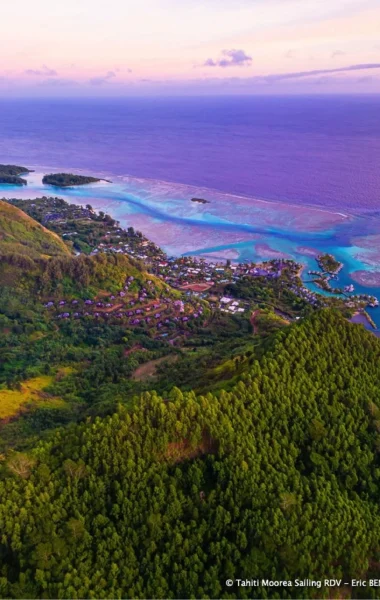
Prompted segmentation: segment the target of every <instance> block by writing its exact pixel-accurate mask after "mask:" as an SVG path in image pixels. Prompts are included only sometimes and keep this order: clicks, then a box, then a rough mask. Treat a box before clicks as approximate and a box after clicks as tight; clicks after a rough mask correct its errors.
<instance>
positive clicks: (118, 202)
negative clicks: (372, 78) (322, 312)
mask: <svg viewBox="0 0 380 600" xmlns="http://www.w3.org/2000/svg"><path fill="white" fill-rule="evenodd" d="M0 163H14V164H17V163H20V164H23V165H25V166H28V167H31V168H35V169H36V173H34V174H32V175H30V176H29V177H28V181H29V184H28V187H27V189H23V190H19V189H15V188H12V189H10V187H9V186H0V197H1V196H7V197H10V196H11V197H18V196H21V195H23V196H27V195H28V196H30V197H35V196H36V195H43V194H45V195H46V194H48V193H49V194H52V193H54V194H55V195H59V196H61V197H65V198H67V199H69V200H70V199H71V201H74V202H83V203H86V202H90V203H92V204H93V205H94V206H95V207H97V208H100V207H101V208H105V209H106V210H108V212H110V213H111V214H113V215H115V216H116V217H117V218H118V219H119V220H120V221H121V222H122V224H123V225H133V226H134V227H135V228H137V229H140V230H142V231H143V232H144V233H145V234H146V235H148V237H151V238H152V239H153V240H154V241H156V242H157V243H159V244H160V245H161V246H162V247H163V248H164V249H165V250H166V251H167V252H169V253H170V254H182V253H193V254H203V255H209V256H210V255H211V256H215V257H230V258H232V259H236V260H246V259H247V260H250V259H254V260H263V259H267V258H272V257H281V256H284V257H292V258H295V259H296V260H299V261H301V262H303V263H304V264H305V265H306V268H315V266H316V264H315V255H316V254H317V253H319V252H321V251H330V252H332V253H333V254H335V256H336V257H337V258H338V259H339V260H341V261H342V262H343V263H344V265H345V269H344V270H343V272H342V274H341V276H340V278H339V284H347V283H351V282H353V283H354V284H355V287H356V292H357V293H371V294H376V295H377V296H380V169H379V165H380V97H376V96H373V97H371V96H368V97H362V96H353V97H347V96H324V97H322V96H320V97H282V98H281V97H266V98H264V97H219V98H210V97H206V98H171V99H169V98H128V99H112V100H110V99H96V100H95V99H80V100H78V99H75V100H74V99H65V100H63V99H60V100H56V99H54V100H53V99H52V100H47V99H44V100H40V99H34V100H26V99H19V100H12V101H9V100H5V99H2V100H0ZM57 170H65V171H68V170H72V171H76V172H82V173H88V174H94V175H99V176H102V177H106V178H107V179H111V180H112V184H105V183H104V184H96V185H95V186H88V187H86V188H80V189H79V188H78V189H73V190H65V191H64V192H63V191H61V190H60V191H59V192H58V191H57V190H54V189H52V188H51V189H47V188H46V186H43V185H42V183H41V179H42V174H43V173H46V172H49V171H57ZM193 197H201V198H205V199H207V200H208V203H207V204H198V203H194V202H191V198H193ZM378 313H380V309H376V310H375V311H373V316H374V318H375V314H376V315H377V316H376V321H377V322H379V324H380V315H378Z"/></svg>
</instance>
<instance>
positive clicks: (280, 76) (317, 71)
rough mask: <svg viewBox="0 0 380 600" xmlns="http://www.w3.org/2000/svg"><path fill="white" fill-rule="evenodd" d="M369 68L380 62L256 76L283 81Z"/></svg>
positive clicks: (262, 78) (265, 79) (375, 66)
mask: <svg viewBox="0 0 380 600" xmlns="http://www.w3.org/2000/svg"><path fill="white" fill-rule="evenodd" d="M368 69H380V63H367V64H361V65H350V66H349V67H339V68H337V69H315V70H314V71H299V72H296V73H278V74H274V75H266V76H264V77H255V78H254V79H256V80H257V81H267V82H268V83H270V82H272V81H283V80H285V79H301V78H303V77H312V76H314V75H329V74H330V73H348V72H350V71H366V70H368Z"/></svg>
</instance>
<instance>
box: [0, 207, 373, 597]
mask: <svg viewBox="0 0 380 600" xmlns="http://www.w3.org/2000/svg"><path fill="white" fill-rule="evenodd" d="M20 202H21V201H20ZM36 203H37V204H38V205H37V204H36ZM21 204H22V202H21ZM0 208H1V213H0V214H1V221H0V223H1V224H2V225H1V230H0V231H1V235H2V238H1V243H2V246H1V248H2V254H1V263H0V531H1V540H0V597H4V598H42V597H43V598H92V597H93V598H114V597H115V598H125V597H127V598H128V597H132V598H189V597H194V598H226V599H227V598H230V599H232V598H265V597H267V598H321V597H331V598H337V597H342V598H343V597H344V598H348V597H351V598H357V597H365V598H368V597H373V598H375V597H378V593H377V591H376V588H373V589H369V588H364V592H363V594H361V592H360V590H356V589H351V588H350V586H346V585H343V586H342V587H341V588H336V589H330V590H328V589H322V590H321V589H319V588H313V587H310V588H308V587H307V586H306V587H305V586H298V587H296V586H294V585H292V584H289V586H288V585H286V586H285V585H282V584H281V585H280V587H274V588H270V587H266V586H265V585H264V584H263V583H262V579H263V578H264V579H265V578H267V579H271V580H276V581H280V582H282V581H286V582H294V580H295V579H296V578H297V579H299V580H302V581H303V580H323V579H325V578H342V581H350V580H351V578H362V579H366V578H370V577H376V574H377V571H378V564H379V558H380V543H379V539H380V510H379V502H378V499H379V496H380V454H379V449H380V441H379V432H380V387H379V381H380V341H379V340H378V339H376V337H375V336H373V335H372V334H370V333H369V332H367V331H366V330H365V329H364V328H363V327H362V326H357V325H354V324H351V323H349V322H347V321H346V320H345V319H344V318H343V316H342V315H341V313H339V312H338V311H335V310H333V309H329V308H325V309H319V310H315V311H314V312H312V313H310V314H309V315H307V314H305V315H304V316H303V319H300V320H299V321H295V322H293V323H292V324H290V322H289V321H287V320H284V319H279V320H278V322H276V326H273V327H271V328H267V329H265V330H263V331H262V332H261V333H260V332H257V331H256V330H255V327H253V326H252V319H250V313H249V312H248V314H246V315H242V316H239V315H228V314H224V313H221V312H220V311H219V312H218V311H216V310H214V311H212V310H211V309H210V306H209V304H208V302H207V301H204V300H202V299H200V298H199V297H194V298H193V297H189V296H186V295H181V292H180V291H178V290H174V289H172V288H170V287H169V286H168V285H167V283H166V282H165V281H164V279H163V278H162V277H157V276H155V275H153V274H152V273H148V272H147V271H145V270H144V266H145V265H146V264H147V263H143V262H142V260H141V258H139V259H136V258H130V257H128V255H127V254H123V253H120V252H119V250H120V246H121V245H122V246H123V247H124V244H125V243H127V242H128V240H129V242H128V243H129V246H128V248H129V249H130V250H129V252H130V251H132V252H134V253H135V256H137V257H139V256H140V254H141V252H142V250H139V249H138V248H143V249H144V252H147V251H148V250H145V248H150V250H149V251H150V252H152V253H153V252H154V248H153V246H149V243H148V241H147V240H144V238H143V237H142V235H141V234H138V233H136V232H134V231H133V230H131V231H129V232H123V231H122V230H121V229H120V228H119V225H118V224H117V223H116V222H113V221H112V220H110V218H109V217H108V216H107V215H99V216H97V215H96V214H95V213H94V212H93V211H92V209H91V207H86V209H83V208H81V207H73V206H70V205H66V203H62V201H59V200H57V199H46V198H43V199H40V200H38V201H37V200H36V202H32V203H31V205H30V206H29V204H28V210H30V212H32V211H33V212H32V214H33V216H34V213H35V214H36V218H39V219H40V220H41V221H42V222H46V223H47V224H48V226H49V227H51V228H55V229H56V230H57V231H58V232H60V233H62V232H63V233H65V232H67V231H68V230H69V231H75V232H76V233H77V236H74V238H75V237H77V238H80V241H76V242H75V243H76V244H77V246H76V247H77V248H81V247H84V248H86V249H87V251H89V253H90V254H89V255H86V254H81V255H79V256H74V255H71V254H70V251H69V249H68V247H66V246H65V245H64V243H63V242H62V241H61V239H60V238H59V237H58V236H57V234H52V233H51V231H48V230H46V229H45V228H44V227H43V226H41V225H39V224H38V223H37V222H36V221H34V220H33V218H31V217H27V215H25V214H24V213H23V212H22V211H20V209H16V208H15V207H13V206H11V205H9V204H5V203H3V202H2V203H1V204H0ZM47 216H50V217H52V216H53V217H54V219H51V220H50V221H46V220H45V221H44V219H46V217H47ZM68 217H69V218H68ZM65 219H66V221H65ZM62 223H63V224H62ZM110 232H111V233H110ZM121 236H124V238H122V237H121ZM121 239H123V242H122V244H120V242H121ZM73 243H74V242H73ZM25 244H26V245H25ZM139 244H140V246H139ZM18 247H21V248H24V249H28V248H29V252H27V251H25V252H21V251H17V248H18ZM94 247H95V248H102V251H98V252H97V253H96V252H95V254H94V252H93V248H94ZM161 260H162V258H161V255H160V254H159V255H158V259H157V262H160V261H161ZM257 285H259V284H257ZM179 298H181V300H179ZM193 313H197V318H193V319H191V318H190V317H191V316H192V315H193V316H194V317H195V315H194V314H193ZM184 315H186V317H185V316H184ZM136 317H137V318H136ZM254 324H255V325H256V322H255V323H254ZM237 579H249V580H256V579H257V580H258V581H259V583H258V584H257V586H254V587H244V586H239V585H238V584H237ZM226 580H233V584H232V586H231V587H228V586H226V583H225V582H226Z"/></svg>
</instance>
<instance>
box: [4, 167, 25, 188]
mask: <svg viewBox="0 0 380 600" xmlns="http://www.w3.org/2000/svg"><path fill="white" fill-rule="evenodd" d="M22 173H31V171H30V169H27V168H26V167H20V166H18V165H1V164H0V183H6V184H9V185H27V183H28V182H27V181H26V179H22V177H20V175H21V174H22Z"/></svg>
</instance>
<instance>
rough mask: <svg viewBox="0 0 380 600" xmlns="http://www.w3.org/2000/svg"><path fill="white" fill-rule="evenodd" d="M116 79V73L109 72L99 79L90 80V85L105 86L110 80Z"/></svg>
mask: <svg viewBox="0 0 380 600" xmlns="http://www.w3.org/2000/svg"><path fill="white" fill-rule="evenodd" d="M114 77H116V74H115V72H114V71H107V73H106V74H105V75H99V76H98V77H92V78H91V79H90V83H91V85H104V84H105V83H107V82H108V81H109V80H110V79H113V78H114Z"/></svg>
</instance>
